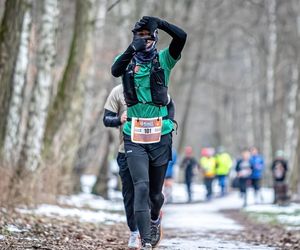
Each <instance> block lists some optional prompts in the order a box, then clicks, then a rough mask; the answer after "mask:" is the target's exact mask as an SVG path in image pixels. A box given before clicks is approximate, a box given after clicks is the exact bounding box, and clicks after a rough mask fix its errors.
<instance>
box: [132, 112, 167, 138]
mask: <svg viewBox="0 0 300 250" xmlns="http://www.w3.org/2000/svg"><path fill="white" fill-rule="evenodd" d="M161 128H162V117H158V118H135V117H133V118H132V123H131V141H132V142H135V143H141V144H149V143H155V142H160V137H161Z"/></svg>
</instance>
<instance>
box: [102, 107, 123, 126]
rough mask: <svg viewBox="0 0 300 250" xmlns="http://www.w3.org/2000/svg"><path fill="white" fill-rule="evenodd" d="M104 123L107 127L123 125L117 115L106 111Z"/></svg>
mask: <svg viewBox="0 0 300 250" xmlns="http://www.w3.org/2000/svg"><path fill="white" fill-rule="evenodd" d="M103 123H104V126H105V127H119V126H120V125H122V123H121V119H120V117H119V116H118V114H117V113H115V112H112V111H109V110H107V109H104V115H103Z"/></svg>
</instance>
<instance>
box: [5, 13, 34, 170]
mask: <svg viewBox="0 0 300 250" xmlns="http://www.w3.org/2000/svg"><path fill="white" fill-rule="evenodd" d="M30 30H31V8H27V10H26V12H25V14H24V20H23V26H22V30H21V35H20V47H19V53H18V57H17V61H16V66H15V72H14V74H13V79H12V93H11V100H10V104H9V112H8V116H7V123H6V133H5V139H4V147H3V157H4V161H5V164H6V165H9V166H13V167H15V165H16V163H17V161H18V159H19V154H20V147H21V141H22V140H21V133H20V131H21V117H22V106H23V105H24V98H23V92H24V86H25V83H26V76H27V68H28V60H29V40H30Z"/></svg>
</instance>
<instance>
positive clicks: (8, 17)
mask: <svg viewBox="0 0 300 250" xmlns="http://www.w3.org/2000/svg"><path fill="white" fill-rule="evenodd" d="M30 2H31V1H30V0H14V1H11V0H6V3H5V12H4V16H3V19H2V23H1V27H0V89H1V91H0V103H1V106H0V117H1V119H0V151H2V148H3V144H4V139H5V134H6V125H7V116H8V110H9V103H10V101H11V95H12V87H11V86H12V84H11V81H12V77H13V73H14V70H15V64H16V60H17V57H18V54H19V47H20V42H21V39H20V38H21V33H22V32H21V31H22V28H23V22H24V15H25V13H26V12H27V10H28V6H29V4H30Z"/></svg>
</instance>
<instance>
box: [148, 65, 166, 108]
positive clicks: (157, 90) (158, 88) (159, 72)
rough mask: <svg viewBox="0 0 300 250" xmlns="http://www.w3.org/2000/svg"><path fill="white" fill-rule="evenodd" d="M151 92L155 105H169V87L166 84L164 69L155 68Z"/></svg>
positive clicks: (151, 76)
mask: <svg viewBox="0 0 300 250" xmlns="http://www.w3.org/2000/svg"><path fill="white" fill-rule="evenodd" d="M150 90H151V97H152V102H153V103H154V104H155V105H160V106H166V105H167V104H168V87H167V86H166V84H165V72H164V70H163V69H162V68H160V67H159V68H156V67H153V68H152V71H151V74H150Z"/></svg>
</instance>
